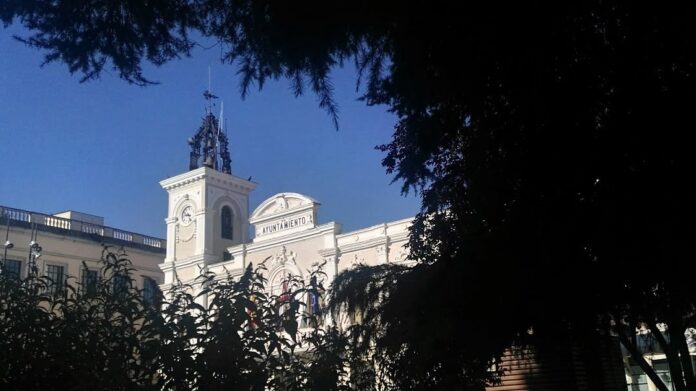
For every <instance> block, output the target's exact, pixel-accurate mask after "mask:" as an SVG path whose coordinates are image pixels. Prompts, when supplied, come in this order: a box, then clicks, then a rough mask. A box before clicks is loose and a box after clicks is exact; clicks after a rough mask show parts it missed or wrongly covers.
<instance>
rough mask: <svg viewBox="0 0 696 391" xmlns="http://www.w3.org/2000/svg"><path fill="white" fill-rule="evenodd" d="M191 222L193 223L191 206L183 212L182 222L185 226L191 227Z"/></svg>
mask: <svg viewBox="0 0 696 391" xmlns="http://www.w3.org/2000/svg"><path fill="white" fill-rule="evenodd" d="M191 221H193V207H192V206H191V205H189V206H187V207H185V208H184V210H182V211H181V222H182V223H183V224H184V225H189V224H191Z"/></svg>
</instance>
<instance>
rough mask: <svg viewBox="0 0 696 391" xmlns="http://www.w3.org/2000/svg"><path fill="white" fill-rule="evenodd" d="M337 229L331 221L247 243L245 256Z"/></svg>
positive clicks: (233, 249) (235, 247) (230, 248)
mask: <svg viewBox="0 0 696 391" xmlns="http://www.w3.org/2000/svg"><path fill="white" fill-rule="evenodd" d="M338 229H340V225H339V224H336V223H335V222H333V221H332V222H330V223H326V224H322V225H319V226H316V227H314V228H311V229H308V230H304V231H298V232H295V233H291V234H288V235H287V236H279V237H277V238H272V239H267V240H264V241H261V242H251V243H247V244H246V251H247V255H249V254H251V253H254V252H257V251H263V250H266V249H269V248H274V247H278V246H281V245H288V244H292V243H296V242H299V241H302V240H307V239H310V238H313V237H321V236H323V235H326V234H330V233H335V232H336V230H338ZM237 246H240V245H237ZM237 246H234V247H229V248H228V250H227V251H229V252H230V253H232V252H233V251H237V250H236V249H237Z"/></svg>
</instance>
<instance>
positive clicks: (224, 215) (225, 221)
mask: <svg viewBox="0 0 696 391" xmlns="http://www.w3.org/2000/svg"><path fill="white" fill-rule="evenodd" d="M220 224H221V231H220V232H221V236H222V238H223V239H230V240H232V239H234V236H233V233H234V232H233V230H232V209H231V208H230V207H229V206H223V207H222V212H221V213H220Z"/></svg>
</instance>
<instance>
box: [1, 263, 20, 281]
mask: <svg viewBox="0 0 696 391" xmlns="http://www.w3.org/2000/svg"><path fill="white" fill-rule="evenodd" d="M2 273H3V274H4V275H5V276H6V277H9V278H14V279H19V278H20V276H21V275H22V261H17V260H14V259H6V260H5V262H4V263H3V268H2Z"/></svg>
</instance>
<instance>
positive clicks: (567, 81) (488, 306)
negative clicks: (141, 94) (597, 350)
mask: <svg viewBox="0 0 696 391" xmlns="http://www.w3.org/2000/svg"><path fill="white" fill-rule="evenodd" d="M694 11H695V10H694V9H693V8H676V7H675V8H671V7H670V6H668V5H663V4H660V5H656V4H652V5H642V4H640V3H638V2H636V3H634V4H626V3H625V2H620V1H599V0H594V1H580V2H557V1H556V2H552V1H549V2H545V1H531V2H518V3H517V4H508V3H507V2H496V1H492V2H451V1H443V2H432V1H428V2H399V1H381V2H374V1H357V0H356V1H335V2H325V1H303V2H288V1H271V0H267V1H250V0H246V1H245V0H239V1H224V0H198V1H193V0H191V1H186V0H176V1H164V0H160V1H143V2H130V1H105V0H101V1H100V0H91V1H81V2H75V1H67V0H64V1H59V0H54V1H36V0H34V1H29V0H2V1H0V19H2V21H3V22H4V23H5V24H10V23H12V22H19V23H21V24H22V25H24V26H25V27H26V28H27V29H28V33H27V36H24V37H21V39H22V40H23V41H24V42H26V43H28V44H29V45H32V46H34V47H36V48H39V49H41V50H43V51H44V52H45V53H46V60H47V61H61V62H64V63H66V64H67V65H68V67H69V70H70V71H71V72H79V73H82V74H83V75H84V78H85V80H87V79H91V78H95V77H99V75H100V73H101V72H102V71H103V69H104V67H107V66H108V67H113V68H115V69H116V70H117V71H118V72H119V73H120V75H121V76H122V77H123V78H124V79H125V80H127V81H129V82H133V83H137V84H147V83H148V82H149V81H148V80H147V78H146V76H145V75H143V73H142V69H141V65H142V63H143V62H144V61H149V62H152V63H154V64H161V63H163V62H165V61H168V60H171V59H174V58H176V57H178V56H183V55H188V54H189V50H190V49H191V47H192V46H193V45H194V44H195V43H194V42H193V41H192V40H191V39H190V38H189V35H188V34H189V33H190V32H193V31H195V32H197V35H200V36H203V37H207V38H209V39H212V40H214V41H216V42H218V43H219V44H220V45H221V46H222V48H223V52H224V56H223V58H222V61H224V62H228V63H236V64H237V65H238V67H239V74H240V85H241V91H242V94H246V93H247V91H248V89H249V87H250V86H252V85H254V84H256V85H257V86H258V87H259V88H260V87H262V86H263V83H264V81H266V80H267V79H269V78H270V79H277V78H287V79H289V80H290V82H291V84H292V86H293V88H294V92H295V93H296V94H298V95H299V94H302V93H303V92H304V91H305V89H307V88H308V89H310V90H311V91H313V93H315V94H317V96H318V97H319V102H320V106H321V107H323V108H325V109H326V110H328V111H329V113H331V114H332V115H334V118H336V115H337V108H336V106H335V103H334V102H333V100H332V85H331V80H330V78H329V75H330V71H331V69H333V68H334V67H337V66H343V65H344V64H350V63H354V64H355V66H356V67H357V68H358V69H359V71H360V73H359V75H360V79H359V80H358V89H359V90H360V91H361V92H362V93H363V98H364V100H365V101H366V103H367V104H370V105H377V104H379V105H386V107H388V109H389V110H391V111H392V112H393V113H395V114H396V115H397V117H398V122H397V124H396V126H395V130H394V136H393V139H392V141H391V142H390V143H389V144H386V145H383V146H380V147H379V149H381V150H382V151H384V152H385V158H384V161H383V164H384V166H385V167H386V169H387V171H388V172H389V173H391V174H394V175H395V180H397V181H400V182H401V183H403V189H404V191H409V190H411V189H413V190H415V191H417V192H418V193H419V194H420V195H421V197H422V213H420V214H419V215H418V216H417V219H416V222H415V223H414V225H413V228H412V231H411V240H410V251H411V256H412V258H413V259H416V260H418V261H419V264H418V266H417V267H416V268H414V269H412V270H402V269H400V268H398V269H395V270H393V271H389V272H388V275H389V276H390V277H388V278H393V279H394V280H393V281H392V283H391V284H389V285H387V286H386V287H384V289H386V290H388V291H389V292H390V296H389V297H390V298H397V297H398V298H402V299H403V300H390V299H389V298H383V299H382V300H380V301H379V303H380V307H379V312H376V313H375V318H374V319H377V318H379V322H383V323H380V324H379V326H380V328H379V330H381V331H379V333H378V334H379V335H380V337H379V338H380V340H379V343H381V344H383V345H379V343H378V346H389V347H391V350H387V353H388V354H391V355H392V356H393V357H397V358H399V360H395V361H394V362H396V363H398V364H400V365H402V367H401V368H397V369H394V374H399V375H403V376H404V378H403V381H404V382H405V383H404V384H403V385H404V387H407V388H413V389H417V388H418V387H423V388H428V387H430V388H438V387H439V388H447V387H448V386H449V387H455V385H458V384H475V383H476V382H477V381H479V380H480V379H482V378H485V376H486V375H485V373H486V371H487V368H488V367H487V363H488V362H489V361H488V359H490V358H491V357H495V356H496V355H498V354H499V353H500V352H501V349H503V348H504V347H505V346H507V345H508V344H509V343H511V342H512V341H513V340H514V339H515V338H516V337H517V336H519V335H523V334H525V332H526V331H527V330H528V329H530V328H533V329H534V330H535V332H536V333H538V334H543V333H544V332H548V333H549V334H550V335H553V334H555V331H558V330H568V329H569V328H570V329H572V330H574V332H575V333H576V334H574V335H590V334H592V333H594V332H595V331H596V330H598V329H608V328H610V327H612V328H613V331H614V332H618V333H619V334H621V335H629V337H630V335H631V334H632V331H631V330H633V327H634V326H635V325H636V324H638V323H640V322H646V323H648V324H653V325H654V324H656V323H658V322H665V323H667V324H669V327H670V331H671V332H672V333H673V335H674V336H678V335H679V334H681V335H683V330H684V328H685V327H688V326H690V325H693V321H694V319H693V314H694V304H695V303H696V290H694V289H693V283H692V281H693V277H692V268H691V267H690V265H689V264H687V260H688V259H692V258H693V254H694V253H693V244H694V243H696V232H695V227H696V221H695V220H696V219H695V217H696V214H695V213H694V212H695V211H694V200H695V199H696V197H695V196H696V194H694V190H693V186H692V185H691V184H690V183H689V182H690V181H689V179H688V178H690V177H691V176H692V167H695V166H696V164H695V163H696V162H694V156H696V154H694V153H693V151H692V147H691V144H690V143H689V142H688V137H689V136H688V135H689V134H690V132H691V131H692V129H693V127H694V124H693V118H692V111H693V108H694V107H696V85H695V80H696V79H695V72H696V69H695V68H696V24H694V23H693V21H694V20H696V12H694ZM384 273H387V271H385V270H384V269H379V270H372V271H369V270H368V271H366V270H361V271H359V272H355V273H353V274H349V275H346V276H345V278H346V280H339V282H345V283H350V282H352V283H353V284H360V283H362V284H363V286H364V287H368V285H369V284H374V282H370V281H372V280H370V279H369V278H366V277H365V275H366V274H367V275H371V276H373V277H375V278H378V279H379V278H386V277H383V276H384ZM389 273H392V274H389ZM378 281H379V280H378ZM338 286H340V285H338ZM384 289H383V290H384ZM358 291H359V292H365V291H366V290H365V289H362V290H355V291H354V292H358ZM367 292H370V290H369V289H367ZM344 293H346V292H344ZM373 293H374V292H373ZM374 294H375V295H377V293H374ZM375 297H376V296H372V297H371V298H373V299H374V298H375ZM338 298H340V299H341V300H343V301H344V302H351V303H353V305H352V307H351V308H353V307H355V306H356V305H357V304H356V303H362V304H363V307H365V306H369V305H368V302H367V301H366V300H365V299H366V297H355V296H351V295H347V293H346V295H343V296H341V295H338V296H337V299H338ZM361 300H362V301H361ZM358 307H360V306H357V307H355V308H358ZM414 308H418V309H419V310H418V311H414ZM363 310H365V308H363ZM416 316H417V318H415V317H416ZM397 320H398V321H397ZM375 321H377V320H375ZM368 323H369V322H368ZM373 326H375V327H376V325H373ZM376 330H377V329H374V330H373V331H374V332H376V333H377V331H376ZM432 330H438V332H436V333H433V331H432ZM622 333H623V334H622ZM423 335H427V336H428V338H425V339H424V338H421V337H422V336H423ZM463 338H469V340H466V341H464V340H463ZM629 339H630V338H629ZM677 339H678V338H676V337H675V338H673V339H672V340H673V341H674V340H677ZM453 341H454V342H453ZM625 342H626V343H629V342H630V341H625ZM675 343H676V342H675ZM679 346H681V345H679ZM445 347H446V349H444V348H445ZM676 348H677V347H676V345H675V349H676ZM404 352H412V353H414V354H410V355H406V354H404ZM415 353H418V354H415ZM682 357H683V350H682ZM672 364H674V363H672ZM409 368H411V369H415V371H410V370H408V369H409ZM462 368H465V369H462ZM683 371H684V372H685V375H684V376H685V380H684V381H685V384H686V385H687V386H688V387H689V389H692V390H693V389H696V384H694V383H693V374H689V373H688V371H689V370H687V369H686V368H684V369H683ZM426 378H427V380H426ZM472 379H473V380H472ZM689 379H691V380H689ZM408 382H411V383H408ZM682 387H683V386H682ZM404 389H405V388H404ZM678 389H686V388H678Z"/></svg>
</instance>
